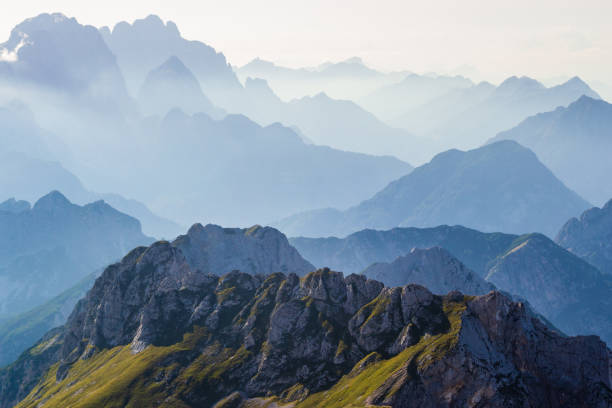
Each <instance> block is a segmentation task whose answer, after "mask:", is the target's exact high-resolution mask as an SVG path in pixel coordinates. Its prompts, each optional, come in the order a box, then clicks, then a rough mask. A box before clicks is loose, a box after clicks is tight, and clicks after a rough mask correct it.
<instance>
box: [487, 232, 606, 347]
mask: <svg viewBox="0 0 612 408" xmlns="http://www.w3.org/2000/svg"><path fill="white" fill-rule="evenodd" d="M486 280H487V281H489V282H491V283H493V284H495V286H497V287H498V288H499V289H502V290H505V291H508V292H510V293H514V294H517V295H519V296H521V297H523V298H525V299H527V300H528V301H529V303H530V304H531V305H532V306H533V307H534V308H535V310H537V311H538V312H540V313H542V314H543V315H544V316H545V317H546V318H547V319H549V320H550V321H551V322H552V323H553V324H555V326H557V327H558V328H559V329H561V330H563V331H564V332H565V333H567V334H570V335H576V334H597V335H599V336H600V337H601V338H602V339H603V340H604V341H606V342H607V343H608V344H612V316H610V313H609V310H610V307H612V277H610V275H604V274H603V273H601V272H600V271H599V270H597V268H595V267H594V266H591V265H590V264H588V263H587V262H585V261H584V260H582V259H581V258H579V257H577V256H576V255H573V254H572V253H570V252H568V251H566V250H564V249H563V248H561V247H560V246H558V245H556V244H555V243H554V242H553V241H551V240H550V239H549V238H547V237H545V236H543V235H541V234H529V235H524V236H521V237H518V238H517V239H516V240H515V242H514V243H513V245H512V246H511V247H510V248H509V249H508V250H507V251H506V252H505V253H504V254H501V255H500V256H499V257H498V258H497V259H496V261H495V262H494V263H493V264H492V265H491V267H490V269H489V272H488V273H487V276H486Z"/></svg>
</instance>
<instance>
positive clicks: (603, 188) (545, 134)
mask: <svg viewBox="0 0 612 408" xmlns="http://www.w3.org/2000/svg"><path fill="white" fill-rule="evenodd" d="M503 139H511V140H516V141H517V142H519V143H521V144H522V145H523V146H527V147H529V148H530V149H532V150H533V151H534V152H535V153H536V154H537V155H538V157H539V158H540V160H542V162H543V163H544V164H545V165H546V166H547V167H548V168H550V169H551V170H552V171H553V172H554V173H555V175H557V177H559V178H560V179H561V180H562V181H563V182H564V183H565V184H566V185H567V186H568V187H569V188H571V189H573V190H574V191H576V192H577V193H578V194H580V195H582V196H583V197H585V198H586V199H588V200H589V201H591V202H593V203H596V204H603V203H605V202H606V201H608V200H609V199H610V197H612V180H610V177H609V175H610V174H612V163H611V162H610V160H609V156H610V152H611V151H612V105H611V104H609V103H607V102H605V101H602V100H600V99H594V98H591V97H588V96H582V97H581V98H580V99H578V100H577V101H576V102H573V103H571V104H570V105H569V106H567V107H559V108H557V109H555V110H554V111H552V112H546V113H538V114H537V115H535V116H531V117H529V118H527V119H525V120H524V121H523V122H521V123H520V124H519V125H518V126H516V127H514V128H512V129H510V130H507V131H504V132H501V133H499V134H498V135H497V136H495V138H493V139H492V141H498V140H503Z"/></svg>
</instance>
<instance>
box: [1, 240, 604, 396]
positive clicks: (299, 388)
mask: <svg viewBox="0 0 612 408" xmlns="http://www.w3.org/2000/svg"><path fill="white" fill-rule="evenodd" d="M568 355H569V356H571V358H567V356H568ZM449 367H452V370H451V369H449ZM609 368H610V350H609V349H608V348H607V347H606V345H605V344H604V343H603V342H601V341H600V340H599V339H597V338H596V337H592V336H583V337H563V336H561V335H560V334H559V333H557V332H556V331H554V330H550V329H549V328H548V327H547V326H546V325H545V324H543V323H542V322H541V321H540V320H539V319H538V318H537V316H535V315H534V314H532V313H531V312H530V311H529V310H528V309H527V308H526V307H525V305H524V304H522V303H514V302H512V301H511V300H510V299H509V298H508V297H506V296H504V295H503V294H501V293H499V292H491V293H489V294H487V295H484V296H477V297H473V296H464V295H463V294H461V293H460V292H456V291H455V292H451V293H449V294H447V295H445V296H437V295H433V294H432V293H431V292H430V291H428V290H427V289H426V288H424V287H422V286H419V285H405V286H401V287H394V288H387V287H384V286H383V284H382V283H380V282H377V281H373V280H368V279H366V278H365V277H364V276H357V275H350V276H348V277H344V276H343V275H342V274H341V273H337V272H332V271H330V270H329V269H321V270H317V271H313V272H311V273H309V274H307V275H305V276H303V277H301V278H300V277H298V275H296V274H294V273H290V274H283V273H275V274H269V275H257V276H253V275H250V274H246V273H241V272H238V271H234V272H231V273H229V274H225V275H223V276H216V275H204V274H201V273H198V271H197V270H195V269H194V268H192V267H191V266H190V263H189V262H188V261H187V260H186V259H185V257H184V256H183V254H182V251H181V250H180V249H178V248H176V247H175V246H173V245H172V244H170V243H168V242H157V243H155V244H153V245H151V246H150V247H148V248H145V247H142V248H138V249H135V250H134V251H132V252H131V253H130V254H129V255H127V256H126V257H124V258H123V260H122V261H121V263H118V264H115V265H112V266H110V267H109V268H107V269H106V270H105V271H104V273H103V274H102V276H101V277H100V278H98V279H97V281H96V283H95V284H94V286H93V288H92V289H91V290H90V291H89V292H88V294H87V296H86V297H85V298H84V299H83V300H81V301H80V302H79V303H78V304H77V306H76V307H75V309H74V311H73V313H72V314H71V316H70V318H69V320H68V322H67V323H66V325H64V326H63V327H61V328H58V329H55V330H52V331H50V332H49V333H47V334H46V335H45V336H44V337H43V338H42V339H41V340H40V341H39V342H38V343H37V344H36V345H35V346H33V347H32V348H30V349H29V350H28V351H26V352H25V353H24V354H22V356H21V357H20V358H19V359H18V360H17V361H16V362H15V363H14V364H12V365H10V366H8V367H6V368H5V369H3V370H0V407H1V408H5V407H7V408H8V407H10V406H15V405H16V404H17V405H16V406H17V407H35V406H38V405H39V404H41V402H42V401H44V404H45V405H47V406H58V405H62V406H72V405H78V404H88V405H91V406H99V405H109V404H118V405H121V404H125V401H129V403H130V404H132V405H134V406H154V405H157V404H158V403H159V402H161V401H163V402H164V403H168V404H169V403H171V404H174V405H180V406H213V407H217V408H218V407H228V406H229V407H231V406H234V407H240V406H265V405H270V404H279V403H280V404H283V405H287V404H291V405H293V406H296V407H330V408H336V407H337V408H340V407H343V406H347V405H353V406H361V405H365V404H368V405H385V406H395V407H400V406H409V405H412V404H414V405H415V406H427V404H431V405H436V406H437V405H445V404H452V405H457V406H465V405H469V404H470V403H471V402H473V401H474V399H475V398H477V399H478V401H480V403H483V404H485V405H491V406H540V405H542V404H541V403H544V404H545V405H546V403H548V404H549V405H551V406H563V405H564V404H565V405H567V406H605V405H607V404H608V403H609V402H610V401H612V392H611V391H610V386H609V385H610V378H609ZM474 370H477V375H475V374H474ZM75 389H76V390H81V391H80V392H75V391H74V390H75ZM483 389H485V390H487V391H485V392H483V391H482V390H483Z"/></svg>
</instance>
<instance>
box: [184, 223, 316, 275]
mask: <svg viewBox="0 0 612 408" xmlns="http://www.w3.org/2000/svg"><path fill="white" fill-rule="evenodd" d="M173 245H174V246H176V247H177V248H180V249H181V251H182V252H183V253H184V254H185V256H186V258H187V260H188V262H189V263H190V264H191V265H192V266H193V267H194V268H196V269H199V270H201V271H203V272H205V273H213V274H216V275H223V274H225V273H228V272H231V271H232V270H240V271H242V272H245V273H251V274H258V273H271V272H284V273H289V272H294V273H297V274H299V275H304V274H306V273H307V272H310V271H313V270H315V267H314V266H312V264H310V263H309V262H308V261H306V260H305V259H303V258H302V257H301V255H300V254H299V253H298V251H297V250H296V249H295V248H293V247H292V246H291V245H290V244H289V241H288V240H287V238H286V237H285V236H284V235H283V234H282V233H281V232H280V231H278V230H276V229H274V228H270V227H261V226H259V225H256V226H253V227H251V228H223V227H220V226H218V225H212V224H208V225H206V226H202V225H201V224H194V225H193V226H192V227H191V228H190V229H189V231H188V232H187V235H183V236H180V237H178V238H177V239H176V240H175V241H174V242H173ZM235 254H241V256H234V255H235Z"/></svg>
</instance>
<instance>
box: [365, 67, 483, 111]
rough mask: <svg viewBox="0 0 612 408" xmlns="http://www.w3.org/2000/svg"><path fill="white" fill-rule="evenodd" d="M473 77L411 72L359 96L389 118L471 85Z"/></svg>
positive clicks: (369, 106) (373, 109) (372, 108)
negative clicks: (401, 78)
mask: <svg viewBox="0 0 612 408" xmlns="http://www.w3.org/2000/svg"><path fill="white" fill-rule="evenodd" d="M473 85H474V83H473V82H472V81H470V80H469V79H467V78H464V77H462V76H435V77H434V76H429V75H417V74H411V75H408V76H406V78H404V79H403V80H401V81H398V82H397V83H394V84H389V85H386V86H384V87H381V88H380V89H377V90H375V91H374V92H372V93H370V94H369V95H366V96H364V97H362V98H360V99H358V100H357V102H358V103H359V104H360V105H361V106H363V107H364V108H366V109H367V110H369V111H370V112H372V113H374V114H375V115H376V116H378V117H379V118H381V119H383V120H386V121H389V120H391V119H394V118H396V117H397V116H399V115H401V114H403V113H405V112H407V111H409V110H410V109H414V108H416V107H417V106H420V105H423V104H426V103H427V102H429V101H432V100H435V99H436V98H438V97H441V96H443V95H446V94H447V93H449V92H453V91H455V90H458V89H466V88H470V87H472V86H473Z"/></svg>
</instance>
